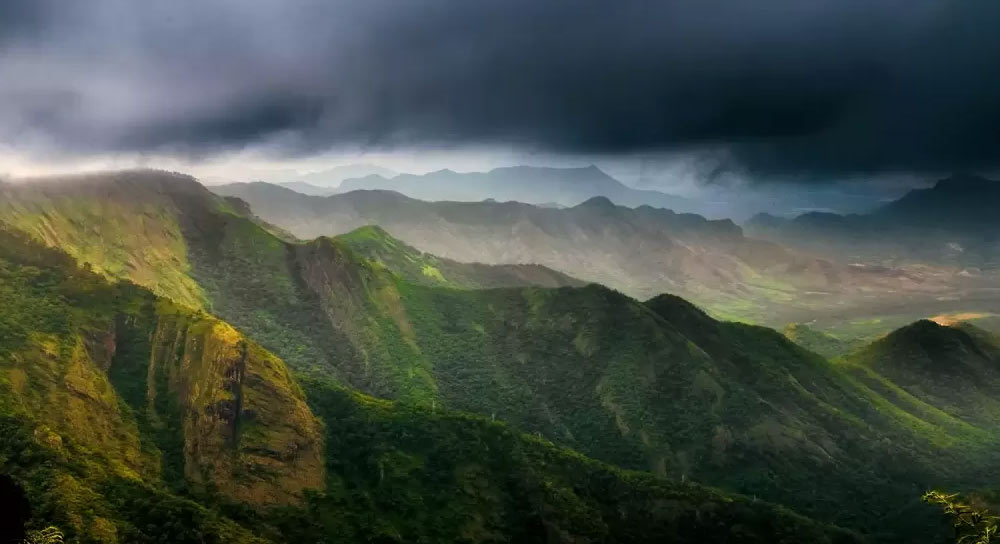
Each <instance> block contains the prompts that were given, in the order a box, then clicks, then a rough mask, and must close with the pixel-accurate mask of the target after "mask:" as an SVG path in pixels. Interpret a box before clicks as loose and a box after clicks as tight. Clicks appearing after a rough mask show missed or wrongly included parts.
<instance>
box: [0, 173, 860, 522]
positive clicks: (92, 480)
mask: <svg viewBox="0 0 1000 544" xmlns="http://www.w3.org/2000/svg"><path fill="white" fill-rule="evenodd" d="M2 190H3V193H4V194H3V196H4V200H3V206H2V207H0V208H2V212H0V215H2V217H3V221H4V224H5V226H4V228H3V229H2V230H0V235H2V236H3V239H2V243H0V272H2V274H0V290H2V294H3V299H4V301H5V312H4V314H3V318H2V321H0V328H2V330H3V331H4V334H3V336H2V337H3V343H2V347H0V353H2V354H3V357H2V358H0V387H2V388H3V389H4V394H3V395H2V397H0V398H2V399H3V403H2V405H0V410H2V415H0V419H2V421H0V424H2V425H3V428H4V437H5V439H4V441H3V442H2V447H3V455H0V471H2V472H3V473H4V474H6V475H9V477H12V478H13V480H14V482H15V485H16V486H17V487H19V488H20V489H22V490H23V493H24V495H25V497H26V498H27V499H28V501H30V504H31V511H32V513H33V515H34V516H35V518H32V519H31V520H28V521H29V523H30V522H32V520H34V519H36V518H37V519H39V520H44V523H45V524H55V525H57V526H59V527H60V528H62V529H63V530H64V531H65V532H66V534H67V536H68V537H69V538H70V539H73V540H79V541H85V542H89V541H99V542H115V541H122V542H130V541H163V542H167V541H168V542H269V541H272V542H287V541H310V542H327V541H329V542H334V541H345V540H346V541H354V542H359V541H370V542H421V541H425V542H497V541H511V540H513V541H518V542H551V541H553V538H555V539H556V541H565V542H580V541H598V540H599V541H605V542H660V541H664V540H670V541H678V542H696V541H697V542H701V541H704V540H712V541H729V542H772V541H774V540H775V539H778V540H783V541H789V542H797V541H806V540H808V541H815V542H853V541H856V540H857V538H858V537H857V536H855V535H852V534H851V533H849V532H847V531H843V530H839V529H836V528H833V527H830V526H826V525H823V524H820V523H816V522H812V521H810V520H808V519H805V518H802V517H801V516H797V515H795V514H792V513H790V512H788V511H787V510H785V509H783V508H781V507H776V506H773V505H771V504H768V503H765V502H763V501H756V500H752V499H750V498H745V497H740V496H737V495H727V494H723V493H721V492H718V491H714V490H710V489H706V488H702V487H700V486H697V485H694V484H691V483H685V482H681V483H677V482H671V481H669V480H666V479H663V478H658V477H656V476H654V475H651V474H642V473H636V472H628V471H623V470H621V469H618V468H613V467H612V466H609V465H605V464H602V463H599V462H595V461H591V460H588V459H586V458H584V457H582V456H581V455H579V454H577V453H574V452H571V451H569V450H566V449H563V448H560V447H558V446H555V445H553V444H552V443H550V442H548V441H547V440H545V439H542V438H538V437H531V436H528V435H523V434H521V433H520V432H518V430H517V429H518V428H517V427H514V426H511V425H508V424H506V423H501V422H500V421H493V419H494V418H493V417H492V416H491V417H489V418H486V417H476V416H471V415H467V414H463V413H461V412H456V411H453V409H452V408H451V407H449V405H450V404H453V403H452V402H450V401H446V400H445V396H444V395H439V394H438V393H437V392H436V391H434V390H433V389H423V390H421V389H420V388H421V387H422V386H424V385H427V382H426V378H428V375H423V376H421V375H420V372H421V370H427V369H421V368H420V365H421V364H422V363H421V361H419V360H418V361H412V360H411V359H412V355H413V354H412V353H401V352H398V351H396V350H407V349H412V348H413V347H414V346H413V345H411V344H408V342H409V341H412V338H413V337H412V336H411V334H412V332H413V331H409V332H407V330H406V328H405V326H404V325H403V323H404V321H402V319H403V315H402V314H400V313H399V309H398V306H397V302H394V300H395V299H394V297H395V296H396V294H398V291H399V290H403V289H404V287H403V286H404V283H405V282H402V280H400V279H398V277H397V276H395V275H393V274H391V273H390V272H389V271H388V269H387V268H385V267H384V265H382V264H381V263H380V262H379V261H375V260H371V259H369V258H365V257H360V256H358V255H357V254H356V253H354V252H353V250H351V249H350V242H344V241H340V240H329V239H321V240H317V241H315V242H313V243H309V244H305V245H292V244H288V243H286V242H283V241H281V239H280V238H278V237H276V236H274V235H272V234H271V233H270V232H269V231H268V230H267V228H266V227H265V226H262V225H259V224H257V223H256V222H254V221H252V220H250V219H249V218H246V217H245V216H244V215H242V214H241V213H240V207H239V203H237V202H232V201H225V200H222V199H219V198H217V197H214V196H212V195H211V194H210V193H208V192H207V191H206V190H204V189H203V188H202V187H201V186H200V185H198V184H197V183H195V182H194V181H192V180H190V178H184V177H179V176H175V175H167V174H158V173H145V172H140V173H123V174H118V175H114V176H106V177H90V178H78V179H71V180H61V181H51V180H50V181H46V182H36V183H33V184H32V185H30V186H21V187H11V186H4V187H3V188H2ZM126 219H130V220H131V221H129V222H126V221H125V220H126ZM84 233H86V234H88V235H89V236H83V234H84ZM127 234H128V235H127ZM373 234H378V233H377V232H374V233H372V232H361V233H358V235H357V236H356V238H360V239H362V240H359V241H358V243H359V244H360V246H361V247H365V246H364V244H363V243H362V242H363V240H364V239H367V238H369V237H370V236H371V235H373ZM112 235H113V236H112ZM154 240H155V241H156V242H157V243H159V244H161V245H160V246H159V248H158V249H160V251H157V252H153V251H149V249H150V248H149V243H150V242H152V241H154ZM369 247H370V246H369ZM62 248H65V249H66V250H67V251H69V253H66V252H64V250H63V249H62ZM144 249H145V250H146V251H143V250H144ZM84 255H86V256H87V257H86V258H83V257H82V256H84ZM373 258H374V257H373ZM78 259H79V260H78ZM430 262H431V263H434V264H441V265H442V267H441V268H440V269H438V270H439V273H440V274H434V275H433V276H435V277H436V276H438V275H443V273H444V272H440V271H441V270H444V271H445V272H448V273H457V272H464V273H465V274H466V277H467V278H476V279H475V280H474V281H475V282H476V284H477V285H488V284H490V282H492V281H500V282H511V281H512V280H511V279H509V278H510V276H509V268H507V269H505V270H506V272H505V271H504V270H501V271H499V272H496V273H494V272H492V271H489V272H490V273H487V274H483V275H482V276H483V277H481V278H480V277H479V272H478V271H480V270H481V268H480V267H472V268H463V267H462V266H461V265H460V264H457V263H450V264H449V263H446V262H442V261H437V260H432V261H430ZM213 263H214V265H215V266H214V267H213V266H212V265H213ZM240 265H242V266H247V267H249V268H250V270H247V271H245V272H244V271H242V270H241V266H240ZM421 270H423V266H422V267H421ZM230 273H234V274H236V275H234V276H231V275H228V274H230ZM262 273H270V275H267V276H266V277H265V276H262V275H261V274H262ZM529 273H538V271H537V270H533V271H531V272H529ZM428 277H430V276H428ZM551 277H554V278H559V279H560V281H565V278H562V277H561V276H558V275H554V276H551ZM490 278H505V279H500V280H495V279H490ZM467 281H473V280H471V279H468V280H467ZM546 281H549V280H548V279H547V280H546ZM139 283H141V284H143V285H145V286H148V287H149V289H147V287H144V286H142V285H139ZM459 286H460V285H454V286H451V287H449V288H447V289H446V291H445V292H469V293H472V292H483V293H489V292H496V291H497V290H496V289H493V290H488V291H468V290H462V289H458V290H456V289H457V288H458V287H459ZM150 289H151V290H150ZM519 289H523V288H519ZM569 289H572V288H569ZM334 291H337V294H343V295H348V296H351V297H353V298H352V299H342V298H340V297H327V296H326V295H332V294H334ZM500 292H503V289H501V290H500ZM517 292H520V291H519V290H518V289H515V290H514V293H517ZM394 293H396V294H394ZM583 294H584V295H585V294H586V291H584V292H583ZM296 296H300V297H303V298H301V299H299V300H297V301H296V300H288V299H286V298H284V297H291V298H292V299H294V297H296ZM223 297H229V298H231V299H232V300H231V301H228V302H225V303H224V302H223V300H222V299H223ZM309 298H311V299H312V302H313V303H315V304H322V305H324V307H325V308H326V309H327V310H328V311H329V314H327V315H328V316H329V317H333V316H341V317H343V318H344V320H343V321H342V322H335V321H332V320H327V319H324V318H323V316H322V315H320V316H309V317H318V319H317V320H316V321H315V322H311V323H306V325H310V324H311V325H313V326H314V327H315V328H316V330H309V329H306V328H303V329H298V327H299V326H300V325H303V322H302V321H296V320H294V319H291V317H290V314H288V315H284V316H278V315H275V314H274V313H272V312H276V311H281V310H286V309H288V308H289V306H284V305H290V304H292V303H293V302H296V303H302V302H306V301H307V299H309ZM178 299H179V300H183V301H184V302H183V303H181V302H179V301H178ZM251 303H253V304H254V305H255V308H256V309H254V310H250V311H249V312H246V313H244V311H245V310H246V308H245V307H244V306H243V305H246V304H251ZM333 304H337V305H338V307H337V308H336V309H333V308H330V306H331V305H333ZM374 305H381V306H380V307H377V306H374ZM313 307H316V306H313ZM309 308H310V306H309V305H308V304H303V305H302V306H296V307H295V309H294V311H296V312H299V311H301V312H304V313H306V314H308V311H309ZM379 309H381V310H382V311H381V313H370V314H368V312H375V311H376V310H379ZM205 310H211V311H212V312H213V313H214V314H216V315H218V316H221V315H229V316H232V317H237V318H240V319H239V322H240V324H238V325H236V327H235V328H234V327H233V326H231V325H229V324H227V323H226V322H224V321H222V320H220V319H219V318H218V317H215V316H213V315H210V314H208V313H206V311H205ZM352 312H358V313H355V314H352ZM364 314H368V315H364ZM278 318H289V319H290V320H289V321H284V322H283V321H282V320H281V319H278ZM349 318H353V319H349ZM360 325H367V326H368V327H370V330H367V331H362V330H358V329H353V330H352V327H353V326H360ZM382 326H387V327H392V328H393V331H392V332H393V334H395V336H396V337H397V338H398V341H396V342H395V343H392V342H391V340H389V334H390V331H387V330H386V331H381V330H379V327H382ZM338 328H340V330H339V332H338ZM296 333H298V334H300V335H301V336H302V337H309V338H313V339H315V340H316V341H317V342H322V338H321V337H325V338H328V339H331V340H332V341H331V342H330V343H329V344H327V346H328V347H331V348H332V349H331V351H328V352H325V353H324V355H326V357H327V358H326V359H325V360H317V361H312V360H310V359H309V358H308V357H306V356H304V354H303V352H302V350H306V351H308V348H309V345H310V344H309V343H308V342H305V343H303V344H301V345H297V344H294V343H292V342H291V340H298V339H299V338H295V337H294V336H290V335H294V334H296ZM314 334H315V336H313V335H314ZM369 334H372V335H373V336H369ZM477 334H478V333H477ZM380 335H382V336H381V337H380ZM258 337H259V338H261V339H262V343H267V344H271V345H274V346H275V347H277V348H278V350H279V351H280V352H284V353H288V354H290V355H292V356H293V357H292V358H291V359H289V362H290V363H292V365H291V366H286V364H285V362H284V361H283V360H282V359H281V358H279V357H277V356H275V355H273V354H272V353H271V352H270V351H269V350H267V349H266V348H265V347H263V346H262V345H261V344H258V343H257V342H256V341H255V340H254V339H255V338H258ZM337 339H346V340H347V341H346V342H345V344H346V346H344V347H343V348H344V349H339V350H338V349H337V348H336V346H335V343H336V341H337ZM380 339H384V343H383V346H384V347H385V349H386V350H387V351H386V352H385V353H379V352H377V351H375V350H374V348H375V347H377V341H378V340H380ZM368 348H371V351H368V352H367V353H365V349H368ZM369 356H370V358H368V357H369ZM382 356H388V357H389V359H388V360H386V361H381V362H380V361H375V360H373V359H375V358H377V357H382ZM404 357H405V358H404ZM379 363H382V364H383V365H385V364H391V365H392V367H391V368H390V367H387V366H382V367H381V368H379V369H375V370H371V371H370V372H369V370H368V369H369V368H370V366H376V365H377V364H379ZM317 367H318V368H317ZM352 371H356V372H357V373H358V374H357V375H354V374H353V373H352ZM439 377H440V378H442V379H443V376H435V377H434V379H438V378H439ZM355 380H356V381H357V382H358V383H360V384H365V383H370V384H371V388H373V389H374V388H379V387H381V388H383V389H384V390H385V391H387V392H388V393H387V394H385V395H384V396H392V397H397V398H401V399H402V400H401V401H400V402H392V401H389V400H381V399H376V398H373V397H369V396H366V395H364V394H362V393H360V392H358V391H357V389H354V388H351V387H350V382H352V381H355ZM366 380H367V381H366ZM441 388H442V389H443V388H445V384H444V383H443V382H442V384H441Z"/></svg>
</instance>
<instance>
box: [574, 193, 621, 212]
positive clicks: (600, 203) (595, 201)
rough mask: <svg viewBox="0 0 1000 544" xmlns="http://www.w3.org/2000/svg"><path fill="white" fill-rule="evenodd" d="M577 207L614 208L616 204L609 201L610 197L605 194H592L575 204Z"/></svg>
mask: <svg viewBox="0 0 1000 544" xmlns="http://www.w3.org/2000/svg"><path fill="white" fill-rule="evenodd" d="M576 207H577V208H587V209H597V210H614V209H617V208H618V206H616V205H615V203H614V202H612V201H611V199H610V198H608V197H606V196H594V197H590V198H588V199H587V200H584V201H583V202H581V203H580V204H578V205H577V206H576Z"/></svg>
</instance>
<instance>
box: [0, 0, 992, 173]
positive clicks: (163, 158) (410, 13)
mask: <svg viewBox="0 0 1000 544" xmlns="http://www.w3.org/2000/svg"><path fill="white" fill-rule="evenodd" d="M998 29H1000V2H997V1H996V0H981V1H978V0H961V1H955V0H905V1H904V0H900V1H888V0H884V1H880V0H756V1H747V0H663V1H656V2H654V1H649V2H639V1H632V0H616V1H603V2H596V1H592V0H565V1H564V0H545V1H539V0H502V1H493V0H474V1H467V0H448V1H444V0H342V1H337V0H323V1H318V0H317V1H294V0H209V1H206V0H199V1H194V0H171V1H169V2H136V1H134V0H88V1H80V2H76V1H73V2H67V1H55V0H52V1H50V0H3V1H2V2H0V172H2V171H8V172H15V173H19V172H29V171H33V170H44V169H53V168H69V167H81V166H82V167H87V166H91V167H94V166H104V165H112V166H117V165H130V164H132V163H136V162H143V163H145V164H152V165H178V167H179V168H184V167H190V168H194V169H197V170H199V171H201V172H208V173H214V172H219V173H222V174H225V173H226V172H239V171H240V168H244V169H245V168H247V165H253V167H260V168H282V167H291V168H299V169H320V168H322V167H324V166H326V165H332V164H338V163H345V162H358V161H359V160H361V161H363V162H380V163H382V164H385V165H387V166H390V167H396V168H397V169H406V170H416V171H419V170H428V169H433V168H439V167H444V166H452V167H454V168H455V169H477V168H479V167H482V166H486V167H489V166H496V165H499V164H506V163H513V162H529V163H530V162H536V163H560V164H561V163H565V164H577V163H584V162H590V161H594V162H599V163H600V162H601V161H604V163H605V164H608V165H614V164H617V165H619V167H621V168H622V169H623V171H624V170H627V169H628V168H632V166H629V165H636V164H640V163H641V160H640V159H639V158H641V157H654V158H655V159H656V160H659V161H666V163H670V164H674V163H676V164H680V165H682V167H683V168H684V169H686V170H684V171H685V172H691V171H692V170H691V168H692V165H694V171H696V172H697V175H699V176H705V177H711V176H712V175H715V174H718V173H719V172H720V171H722V172H738V173H740V175H743V176H747V177H749V178H752V179H785V180H797V181H809V180H830V179H844V178H852V179H857V178H859V177H860V178H865V177H871V178H878V177H884V176H888V175H894V176H898V175H912V176H917V177H919V176H932V175H937V174H939V173H942V172H949V171H955V170H972V171H984V172H993V171H996V170H997V169H998V166H1000V31H998ZM373 159H374V160H373ZM623 165H624V166H623ZM633 169H635V170H638V169H639V167H638V166H636V167H635V168H633ZM665 171H673V170H670V168H667V169H666V170H665Z"/></svg>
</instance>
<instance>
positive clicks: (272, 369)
mask: <svg viewBox="0 0 1000 544" xmlns="http://www.w3.org/2000/svg"><path fill="white" fill-rule="evenodd" d="M0 294H2V297H0V298H2V300H3V301H4V306H5V312H4V313H3V317H2V318H0V330H2V332H3V334H2V338H3V340H2V342H0V388H2V389H3V394H2V395H0V398H2V402H0V416H2V418H3V420H4V422H5V425H9V426H12V428H11V429H10V432H11V433H12V435H11V436H10V437H7V438H10V439H11V440H13V437H15V436H16V437H20V438H18V440H22V439H23V440H27V441H28V444H21V443H20V442H17V441H16V440H15V441H13V442H8V441H7V438H5V441H4V444H3V448H4V451H5V455H6V458H5V460H4V462H3V465H5V466H8V468H9V471H10V472H14V473H15V474H21V477H22V478H24V480H25V481H26V485H27V488H28V491H29V498H30V500H31V501H32V502H33V503H35V504H37V505H38V507H39V508H40V509H39V513H40V514H42V515H47V516H49V517H50V518H51V519H52V520H53V521H58V522H59V525H60V526H61V527H62V528H63V529H64V530H66V531H68V532H69V533H70V534H71V535H76V536H79V537H80V538H81V539H84V540H87V539H96V540H99V541H114V540H115V539H116V538H117V536H116V535H120V536H122V537H123V538H126V540H128V538H133V537H135V538H138V537H139V536H141V535H143V534H146V536H147V537H149V536H151V535H150V534H147V533H144V531H145V529H144V528H143V527H141V526H136V525H135V523H134V521H135V520H134V519H131V518H130V517H129V516H127V515H125V514H123V513H122V509H123V508H127V507H128V506H129V505H128V504H122V503H120V502H118V499H122V497H121V495H122V494H124V495H127V496H129V497H132V496H138V495H143V494H145V495H147V496H149V497H151V499H150V500H153V499H154V498H157V497H159V498H162V500H164V501H167V502H168V503H170V504H172V505H173V506H172V507H171V508H174V507H176V509H178V510H179V511H186V510H191V511H192V512H196V513H197V512H202V511H203V510H204V508H203V507H200V506H197V505H194V504H192V503H188V502H185V501H184V500H183V499H179V498H178V499H176V500H175V499H173V498H171V497H173V495H171V493H175V492H184V493H188V494H193V495H202V496H205V497H209V498H208V499H207V500H209V501H210V502H211V501H216V500H219V501H227V502H229V501H232V502H239V503H244V504H247V505H250V506H252V507H269V506H281V505H285V506H287V505H294V504H298V503H300V502H301V501H302V499H303V495H304V492H305V491H306V490H307V489H322V487H323V486H324V485H325V479H324V467H323V461H322V452H323V450H322V438H321V436H320V427H319V422H318V420H317V419H316V418H315V417H314V416H313V415H312V413H311V412H310V410H309V408H308V407H307V405H306V404H305V400H304V396H303V394H302V392H301V390H300V389H299V388H298V386H297V385H295V383H294V381H293V380H292V379H291V377H290V376H289V375H288V373H287V370H286V369H285V367H284V365H283V363H281V361H280V360H278V359H276V358H275V357H274V356H273V355H270V354H268V353H266V352H264V351H263V350H262V349H261V348H260V347H259V346H257V345H255V344H253V343H252V342H250V341H248V340H246V339H245V338H244V337H242V335H240V334H239V333H237V332H236V331H235V330H234V329H232V327H229V326H228V325H226V324H224V323H222V322H220V321H218V320H216V319H215V318H212V317H210V316H208V315H205V314H202V313H198V312H192V311H191V310H188V309H185V308H183V307H179V306H177V305H175V304H173V303H171V302H169V301H165V300H162V299H158V298H157V297H156V296H155V295H154V294H152V293H151V292H150V291H148V290H146V289H144V288H141V287H139V286H136V285H135V284H132V283H127V282H124V283H118V284H111V283H108V282H107V281H106V280H105V279H104V278H103V277H101V276H99V275H97V274H94V273H93V272H91V271H89V270H87V269H84V268H79V267H78V265H77V264H76V262H75V261H74V260H73V259H72V258H71V257H69V256H68V255H66V254H64V253H61V252H59V251H56V250H52V249H48V248H45V247H42V246H40V245H38V244H36V243H35V242H33V241H31V240H29V239H28V238H27V237H25V236H23V235H21V234H19V233H16V232H12V231H10V230H6V229H0ZM18 444H21V445H18ZM10 448H22V449H21V450H17V449H14V450H11V449H10ZM29 452H34V453H29ZM25 455H29V458H25V457H24V456H25ZM30 456H35V457H37V459H38V460H37V461H31V460H30V459H31V458H34V457H30ZM41 459H51V463H48V462H43V461H41ZM143 490H146V491H143ZM137 494H138V495H137ZM116 497H117V498H116ZM212 497H214V498H212ZM123 500H124V499H123ZM128 500H132V499H128ZM129 504H130V503H129ZM151 515H152V514H151ZM195 517H196V518H197V516H195ZM204 519H205V524H206V525H205V526H204V527H202V529H203V530H204V532H205V534H210V533H212V534H214V533H213V531H214V529H212V528H211V527H216V528H219V529H220V530H224V529H225V527H228V524H230V523H231V522H227V521H225V520H224V519H223V518H221V517H220V516H218V515H216V514H205V516H204ZM192 524H194V525H195V526H197V525H198V523H197V522H196V521H192ZM209 526H211V527H209ZM161 529H162V528H161ZM164 530H166V529H164ZM157 534H166V533H157ZM129 535H130V536H129ZM233 535H234V537H233V539H234V541H241V540H243V537H246V538H249V536H248V534H244V532H243V531H242V530H237V529H234V530H233ZM241 535H242V536H241Z"/></svg>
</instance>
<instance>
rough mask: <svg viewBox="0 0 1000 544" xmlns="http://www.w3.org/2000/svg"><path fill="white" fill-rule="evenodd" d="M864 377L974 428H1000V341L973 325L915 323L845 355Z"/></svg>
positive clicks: (848, 362) (846, 362)
mask: <svg viewBox="0 0 1000 544" xmlns="http://www.w3.org/2000/svg"><path fill="white" fill-rule="evenodd" d="M845 364H847V365H848V366H849V368H851V369H852V370H853V371H854V372H855V373H856V374H857V375H859V376H861V377H862V378H863V379H868V380H877V379H879V378H884V379H886V380H889V381H891V382H892V383H893V384H895V385H897V386H898V387H900V388H901V389H902V390H904V391H906V393H907V394H909V395H912V396H913V397H915V398H917V399H920V400H921V401H923V402H925V403H927V404H929V405H932V406H934V407H936V408H938V409H940V410H942V411H943V412H946V413H948V414H949V415H951V416H953V417H955V418H958V419H961V420H962V421H966V422H968V423H969V424H971V425H976V426H977V427H981V428H986V429H990V430H992V431H994V432H995V431H997V430H1000V396H998V395H1000V341H998V339H997V338H996V337H995V336H993V335H992V334H990V333H988V332H986V331H983V330H982V329H978V328H976V327H975V326H973V325H969V324H961V325H958V326H955V327H948V326H942V325H938V324H937V323H934V322H933V321H926V320H923V321H918V322H916V323H913V324H912V325H909V326H907V327H904V328H902V329H899V330H897V331H894V332H893V333H892V334H889V335H888V336H886V337H885V338H883V339H881V340H878V341H876V342H874V343H872V344H871V345H869V346H867V347H865V348H864V349H862V350H860V351H858V352H856V353H853V354H852V355H851V356H849V357H847V358H846V361H845Z"/></svg>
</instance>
